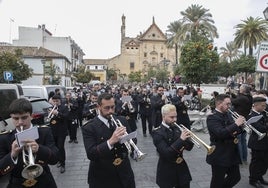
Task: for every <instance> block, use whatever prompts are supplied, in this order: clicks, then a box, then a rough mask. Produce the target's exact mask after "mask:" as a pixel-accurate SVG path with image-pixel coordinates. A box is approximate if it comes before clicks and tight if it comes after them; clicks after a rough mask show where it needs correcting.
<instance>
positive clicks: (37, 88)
mask: <svg viewBox="0 0 268 188" xmlns="http://www.w3.org/2000/svg"><path fill="white" fill-rule="evenodd" d="M21 87H22V90H23V94H24V96H25V97H27V98H45V99H47V100H48V95H49V93H50V92H51V91H53V92H55V89H57V88H59V89H60V94H61V98H65V94H66V88H65V86H60V85H27V86H26V85H23V86H21Z"/></svg>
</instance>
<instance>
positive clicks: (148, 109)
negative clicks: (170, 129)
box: [138, 88, 153, 137]
mask: <svg viewBox="0 0 268 188" xmlns="http://www.w3.org/2000/svg"><path fill="white" fill-rule="evenodd" d="M150 98H151V93H150V90H147V89H146V88H143V89H142V92H141V94H139V96H138V103H139V114H140V117H141V125H142V132H143V136H144V137H146V136H147V134H146V131H147V126H146V123H147V122H148V131H149V134H150V135H151V134H152V128H153V126H152V106H151V99H150Z"/></svg>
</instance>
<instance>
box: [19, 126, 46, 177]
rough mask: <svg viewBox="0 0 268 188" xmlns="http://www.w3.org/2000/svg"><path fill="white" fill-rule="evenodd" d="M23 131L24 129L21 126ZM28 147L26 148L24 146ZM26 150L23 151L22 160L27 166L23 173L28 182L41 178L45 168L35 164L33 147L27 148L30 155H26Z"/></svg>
mask: <svg viewBox="0 0 268 188" xmlns="http://www.w3.org/2000/svg"><path fill="white" fill-rule="evenodd" d="M21 131H23V127H22V126H21ZM23 147H26V146H23ZM25 149H26V148H23V149H22V158H23V162H24V164H25V165H27V166H26V167H25V168H24V169H23V170H22V172H21V175H22V177H24V178H25V179H28V180H33V179H35V178H37V177H39V176H40V175H41V174H42V173H43V167H42V166H41V165H39V164H35V163H34V156H33V151H32V148H31V146H28V147H27V152H28V154H26V153H25ZM27 159H28V160H27Z"/></svg>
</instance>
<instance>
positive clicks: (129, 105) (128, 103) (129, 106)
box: [127, 101, 135, 113]
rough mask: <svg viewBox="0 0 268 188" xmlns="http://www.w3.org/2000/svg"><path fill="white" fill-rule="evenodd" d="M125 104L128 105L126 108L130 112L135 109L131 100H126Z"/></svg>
mask: <svg viewBox="0 0 268 188" xmlns="http://www.w3.org/2000/svg"><path fill="white" fill-rule="evenodd" d="M127 106H128V109H129V112H130V113H133V112H135V109H134V107H133V105H132V104H131V102H130V101H129V102H127Z"/></svg>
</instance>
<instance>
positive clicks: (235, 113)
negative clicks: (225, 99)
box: [228, 109, 266, 140]
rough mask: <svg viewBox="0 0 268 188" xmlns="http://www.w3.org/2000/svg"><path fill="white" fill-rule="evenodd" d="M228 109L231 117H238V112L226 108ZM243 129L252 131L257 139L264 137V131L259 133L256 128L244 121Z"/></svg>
mask: <svg viewBox="0 0 268 188" xmlns="http://www.w3.org/2000/svg"><path fill="white" fill-rule="evenodd" d="M228 111H229V112H230V113H231V114H232V117H233V119H235V120H236V119H237V118H238V117H239V114H238V113H237V112H234V111H232V110H231V109H228ZM243 128H244V130H245V131H246V132H247V133H248V134H251V133H252V131H253V132H255V133H256V134H257V135H258V140H261V139H263V138H264V137H265V135H266V133H261V132H260V131H258V130H257V129H255V128H254V127H253V126H252V125H250V124H248V123H247V122H244V127H243Z"/></svg>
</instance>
